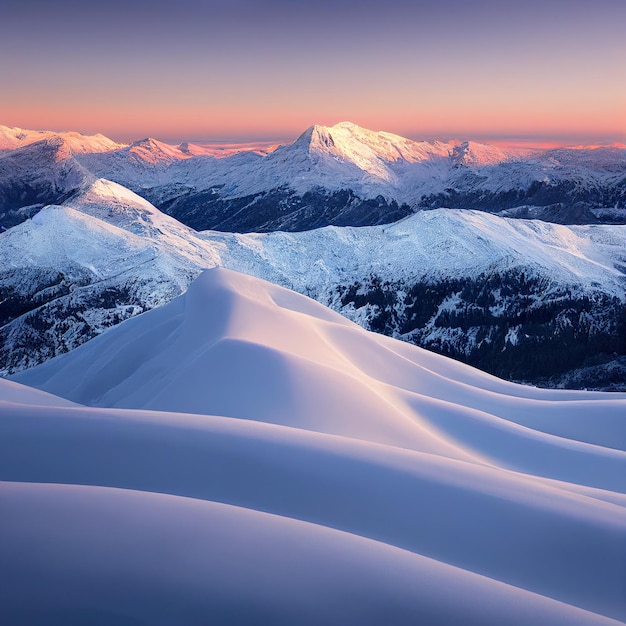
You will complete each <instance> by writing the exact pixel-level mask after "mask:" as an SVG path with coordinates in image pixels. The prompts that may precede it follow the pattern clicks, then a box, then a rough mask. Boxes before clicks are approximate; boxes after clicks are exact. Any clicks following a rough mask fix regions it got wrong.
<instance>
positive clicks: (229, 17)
mask: <svg viewBox="0 0 626 626" xmlns="http://www.w3.org/2000/svg"><path fill="white" fill-rule="evenodd" d="M625 25H626V2H625V1H624V0H594V2H590V1H588V0H585V1H580V0H543V1H538V0H526V1H525V2H509V1H507V0H500V1H498V2H495V1H490V0H488V1H485V0H483V1H472V0H465V1H463V2H459V1H452V0H437V1H435V0H432V1H431V2H424V1H421V0H414V1H408V0H388V1H387V2H382V1H381V2H370V1H367V0H365V1H361V2H356V1H347V0H336V1H334V2H331V1H327V0H317V1H316V2H298V1H297V0H292V1H291V2H287V1H261V0H228V1H227V0H211V1H202V2H201V1H199V0H178V1H177V2H165V1H159V0H152V1H147V0H136V1H132V0H126V1H124V2H121V1H118V0H112V1H108V2H106V3H104V2H102V3H98V2H85V1H82V2H76V1H72V0H58V1H57V2H50V1H47V2H43V1H36V0H35V1H32V0H19V1H18V0H3V2H2V8H1V9H0V76H1V77H2V84H3V88H2V91H1V92H0V124H5V125H11V126H21V127H26V128H49V129H53V130H68V129H72V130H79V131H82V132H103V133H104V134H106V135H108V136H111V137H112V138H114V139H120V140H131V139H136V138H139V137H143V136H147V135H151V136H155V137H157V138H160V139H164V140H168V141H181V140H195V141H201V140H205V141H210V140H224V141H228V140H230V141H237V140H285V139H291V138H294V137H295V136H296V135H297V134H299V133H300V132H301V131H302V130H304V129H305V128H306V127H308V126H310V125H311V124H314V123H318V124H326V125H330V124H334V123H336V122H339V121H343V120H350V121H353V122H355V123H357V124H360V125H362V126H365V127H367V128H371V129H373V130H388V131H391V132H396V133H399V134H402V135H405V136H409V137H413V138H418V139H419V138H426V139H433V138H442V139H447V138H451V137H457V138H464V137H471V138H476V139H491V140H493V139H504V140H523V139H528V140H548V141H563V142H611V141H626V36H624V30H625Z"/></svg>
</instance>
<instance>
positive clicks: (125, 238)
mask: <svg viewBox="0 0 626 626" xmlns="http://www.w3.org/2000/svg"><path fill="white" fill-rule="evenodd" d="M215 266H221V267H226V268H230V269H234V270H237V271H240V272H244V273H247V274H251V275H253V276H257V277H261V278H265V279H267V280H270V281H272V282H274V283H277V284H280V285H283V286H286V287H289V288H291V289H294V290H296V291H298V292H300V293H303V294H305V295H309V296H311V297H314V298H315V299H317V300H319V301H320V302H322V303H324V304H327V305H328V306H330V307H331V308H333V309H334V310H336V311H339V312H341V313H342V314H344V315H345V316H347V317H349V318H350V319H352V320H354V321H357V322H358V323H360V324H361V325H362V326H364V327H365V328H368V329H371V330H376V331H378V332H382V333H385V334H388V335H391V336H394V337H398V338H402V339H405V340H407V341H409V342H412V343H415V344H417V345H420V346H424V347H427V348H429V349H432V350H435V351H437V352H440V353H443V354H446V355H449V356H453V357H454V358H457V359H460V360H463V361H465V362H467V363H470V364H473V365H475V366H477V367H480V368H481V369H484V370H487V371H489V372H492V373H495V374H497V375H498V376H501V377H505V378H509V379H514V380H520V381H526V382H531V383H535V384H542V385H546V386H567V387H574V388H577V387H579V388H581V387H588V388H600V389H626V226H615V225H613V226H608V225H593V226H563V225H556V224H549V223H545V222H541V221H528V220H516V219H510V218H502V217H498V216H495V215H489V214H486V213H484V212H478V211H461V210H453V209H438V210H433V211H427V212H419V213H417V214H415V215H411V216H409V217H407V218H406V219H404V220H402V221H399V222H397V223H395V224H392V225H381V226H373V227H368V228H353V227H326V228H322V229H317V230H313V231H309V232H301V233H285V232H274V233H265V234H253V233H251V234H231V233H219V232H215V231H210V232H202V233H198V232H196V231H194V230H193V229H191V228H189V227H187V226H185V225H183V224H181V223H179V222H178V221H177V220H175V219H173V218H172V217H170V216H167V215H165V214H163V213H162V212H160V211H159V210H158V209H156V208H155V207H154V206H152V205H151V204H150V203H149V202H147V201H146V200H144V199H143V198H141V197H139V196H138V195H136V194H135V193H133V192H131V191H129V190H128V189H126V188H124V187H122V186H121V185H118V184H116V183H113V182H110V181H107V180H103V179H99V180H96V181H95V182H93V183H92V184H91V185H90V186H88V187H86V188H84V189H82V190H81V191H80V192H79V193H74V194H72V196H71V197H70V198H68V199H66V200H65V201H64V204H63V205H61V206H48V207H46V208H44V209H42V210H40V211H38V212H37V213H36V214H35V215H34V216H33V217H32V218H31V219H26V220H25V221H24V222H23V223H21V224H19V225H16V226H14V227H12V228H10V229H9V230H7V231H6V232H4V233H2V234H0V291H1V293H2V302H1V303H0V364H1V365H2V373H3V374H8V373H12V372H18V371H20V370H22V369H24V368H28V367H31V366H33V365H36V364H38V363H41V362H43V361H45V360H47V359H49V358H51V357H53V356H55V355H57V354H61V353H64V352H67V351H68V350H71V349H73V348H75V347H77V346H78V345H80V344H82V343H84V342H85V341H87V340H88V339H91V338H92V337H94V336H95V335H98V334H100V333H102V332H103V331H104V330H106V329H107V328H110V327H111V326H115V325H116V324H118V323H119V322H121V321H123V320H125V319H127V318H129V317H133V316H135V315H137V314H138V313H141V312H143V311H146V310H148V309H151V308H154V307H156V306H159V305H162V304H165V303H167V302H168V301H170V300H171V299H172V298H174V297H175V296H177V295H179V294H181V293H183V292H184V291H185V290H186V289H187V287H188V285H189V284H190V283H191V281H192V280H193V279H194V278H195V277H197V276H198V274H199V273H200V272H201V271H202V269H204V268H209V267H215Z"/></svg>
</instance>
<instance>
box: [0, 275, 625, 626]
mask: <svg viewBox="0 0 626 626" xmlns="http://www.w3.org/2000/svg"><path fill="white" fill-rule="evenodd" d="M15 378H16V379H19V380H20V381H21V382H23V383H28V384H29V385H33V386H35V387H37V388H41V389H45V390H48V391H53V392H55V393H57V394H59V395H61V396H64V397H65V398H68V399H70V400H72V401H74V402H78V403H79V404H78V405H70V404H69V403H68V404H67V405H64V401H63V400H60V399H57V398H55V397H54V396H47V395H45V394H43V393H41V392H36V391H34V390H33V389H32V388H30V387H24V386H22V385H20V384H17V383H16V382H9V381H4V380H2V381H0V480H2V481H4V482H2V483H0V493H1V494H2V495H1V497H2V502H3V515H2V516H0V529H1V530H0V545H1V546H2V547H1V550H2V554H3V559H2V563H0V577H1V582H2V585H1V586H0V588H1V589H2V592H3V602H2V604H1V605H0V617H2V618H3V619H4V620H5V621H7V622H9V623H11V622H16V621H19V620H21V621H27V622H28V621H33V620H34V619H41V618H44V617H45V618H48V619H49V618H50V617H53V618H55V619H56V620H57V621H64V622H66V623H67V622H72V621H74V622H76V621H80V620H82V621H90V622H93V621H94V620H95V619H96V618H97V619H101V620H102V619H104V618H106V619H108V620H112V619H113V618H115V621H116V623H129V624H130V623H137V622H142V621H143V622H146V621H147V622H150V623H154V624H161V623H162V624H169V623H174V622H176V623H181V622H185V623H190V624H195V623H198V624H199V623H205V622H206V619H207V617H209V618H212V619H215V620H217V621H220V622H228V623H235V624H246V623H250V622H251V621H258V620H259V619H262V620H263V621H265V622H268V623H304V624H309V623H310V624H319V623H342V624H379V623H381V622H388V621H389V620H391V621H392V622H393V623H394V624H415V623H419V622H424V623H430V624H434V623H437V624H439V623H441V624H453V623H463V624H476V625H478V624H480V625H482V626H490V625H492V624H493V625H495V624H498V625H499V626H500V625H502V624H507V625H508V624H517V625H531V624H538V623H543V624H563V625H564V626H565V625H567V626H570V625H574V624H598V625H600V624H607V625H608V624H617V623H618V622H619V620H623V619H624V618H626V613H625V612H624V609H625V607H624V603H623V589H624V584H625V583H626V579H625V575H626V574H625V572H624V567H623V564H624V559H625V558H626V552H625V546H626V523H625V516H624V508H625V507H626V494H625V489H626V483H625V481H624V476H625V474H624V472H623V469H624V466H625V464H626V452H625V450H626V429H625V426H626V422H624V414H625V413H626V395H624V394H598V393H591V392H571V391H551V390H539V389H532V388H527V387H522V386H518V385H515V384H512V383H507V382H504V381H502V380H499V379H496V378H493V377H491V376H489V375H487V374H484V373H482V372H479V371H477V370H474V369H472V368H470V367H468V366H465V365H462V364H460V363H457V362H454V361H451V360H449V359H447V358H445V357H442V356H438V355H435V354H432V353H428V352H426V351H424V350H421V349H419V348H416V347H414V346H411V345H408V344H406V343H403V342H399V341H396V340H394V339H391V338H388V337H384V336H381V335H376V334H372V333H368V332H367V331H365V330H363V329H361V328H360V327H358V326H356V325H355V324H353V323H351V322H349V321H347V320H346V319H345V318H343V317H341V316H339V315H337V314H336V313H334V312H332V311H330V310H329V309H327V308H325V307H323V306H322V305H320V304H319V303H316V302H314V301H312V300H310V299H308V298H305V297H303V296H301V295H298V294H296V293H294V292H291V291H288V290H285V289H283V288H280V287H278V286H276V285H272V284H269V283H267V282H265V281H261V280H258V279H255V278H252V277H249V276H244V275H242V274H238V273H235V272H232V271H228V270H224V269H212V270H209V271H207V272H205V273H203V274H202V275H201V276H200V277H199V278H198V279H197V280H196V281H195V282H194V283H193V284H192V285H191V287H190V289H189V290H188V291H187V292H186V293H185V294H184V295H183V296H181V297H179V298H177V299H175V300H174V301H172V302H170V303H169V304H167V305H165V306H163V307H160V308H157V309H155V310H153V311H149V312H147V313H145V314H143V315H141V316H138V317H136V318H134V319H132V320H128V321H126V322H124V323H123V324H121V325H119V326H118V327H116V328H114V329H111V330H110V331H108V332H107V333H104V334H102V335H100V336H99V337H97V338H95V339H93V340H92V341H90V342H88V343H86V344H84V345H83V346H81V347H79V348H77V349H76V350H74V351H73V352H71V353H69V354H66V355H63V356H60V357H58V358H56V359H53V360H51V361H49V362H47V363H45V364H44V365H41V366H39V367H37V368H34V369H32V370H29V371H26V372H23V373H21V374H19V375H18V376H16V377H15ZM38 394H39V395H38ZM85 404H86V405H89V406H90V407H92V408H88V407H87V406H83V405H85ZM93 407H100V408H93ZM111 581H115V584H111ZM616 620H617V621H616Z"/></svg>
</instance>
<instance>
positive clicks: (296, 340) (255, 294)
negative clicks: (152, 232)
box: [14, 268, 626, 489]
mask: <svg viewBox="0 0 626 626" xmlns="http://www.w3.org/2000/svg"><path fill="white" fill-rule="evenodd" d="M420 360H424V361H425V363H426V366H423V365H421V364H420ZM433 366H434V367H433ZM448 366H449V367H451V368H452V369H451V372H452V373H451V375H450V376H446V371H445V370H446V367H448ZM429 368H432V369H429ZM434 368H436V369H434ZM458 372H462V375H461V376H460V378H461V380H462V382H461V381H459V380H457V379H456V378H455V376H457V373H458ZM14 379H15V380H17V381H19V382H23V383H25V384H29V385H32V386H35V387H38V388H40V389H43V390H45V391H48V392H50V393H54V394H56V395H59V396H61V397H65V398H68V399H70V400H73V401H75V402H79V403H81V404H86V405H90V406H106V407H118V408H135V409H154V410H162V411H178V412H186V413H199V414H213V415H225V416H230V417H240V418H245V419H254V420H262V421H266V422H273V423H277V424H283V425H287V426H293V427H298V428H305V429H308V430H316V431H319V432H326V433H331V434H338V435H343V436H350V437H356V438H360V439H365V440H368V441H374V442H377V443H384V444H389V445H395V446H400V447H405V448H410V449H413V450H419V451H423V452H431V453H434V454H442V455H444V456H448V457H451V458H456V459H462V460H473V461H477V462H483V463H487V464H493V463H494V462H496V461H497V462H500V461H503V462H504V464H505V465H507V459H502V454H501V450H500V445H501V443H502V441H503V439H502V437H503V436H504V437H505V439H506V441H507V445H512V446H513V448H515V446H519V453H520V454H517V451H516V454H514V455H512V456H511V458H510V459H509V460H510V463H508V465H507V466H508V467H510V468H512V469H520V470H522V471H525V472H529V473H537V474H539V475H543V476H548V477H552V478H556V479H559V480H568V472H571V473H573V478H572V480H573V482H583V483H584V484H589V485H590V486H595V487H600V488H610V489H616V488H624V485H625V484H626V478H624V477H623V476H621V475H620V472H618V469H620V467H621V465H620V464H621V463H623V460H624V455H623V454H621V453H620V452H619V451H617V450H609V449H607V447H606V446H602V445H597V444H602V443H608V441H610V447H613V448H615V447H617V448H619V449H621V450H625V449H626V441H625V440H626V432H625V429H624V420H623V419H620V418H619V415H623V414H624V411H625V410H626V398H625V396H624V395H621V396H616V397H615V398H612V400H611V401H608V400H607V398H609V397H611V396H610V394H603V395H602V394H596V396H594V395H593V394H580V395H576V394H572V393H570V392H563V393H562V394H559V392H553V391H550V392H543V391H542V390H535V389H532V388H527V387H523V386H520V385H513V384H510V383H504V382H502V381H498V379H495V378H494V377H491V376H488V375H486V374H483V373H481V372H478V371H477V370H474V369H472V368H470V367H466V366H459V365H458V364H454V365H452V364H451V363H450V361H449V359H445V358H444V357H437V358H433V356H432V355H429V354H428V353H427V352H425V351H423V350H420V349H418V348H415V347H413V346H408V345H406V344H402V343H400V342H398V341H395V340H391V339H388V338H384V337H381V336H379V335H375V334H373V333H368V332H366V331H364V330H362V329H361V328H359V327H358V326H356V325H355V324H352V323H350V322H348V321H347V320H346V319H344V318H343V317H341V316H340V315H338V314H336V313H333V312H331V311H329V310H328V309H327V308H326V307H324V306H322V305H320V304H319V303H316V302H314V301H312V300H310V299H308V298H306V297H303V296H301V295H298V294H295V293H293V292H291V291H288V290H286V289H283V288H281V287H278V286H276V285H272V284H270V283H267V282H265V281H262V280H259V279H255V278H252V277H249V276H244V275H242V274H237V273H236V272H232V271H230V270H225V269H219V268H214V269H212V270H208V271H206V272H205V273H204V274H203V275H202V276H201V277H200V278H198V279H197V280H196V281H195V282H194V283H193V284H192V286H191V287H190V288H189V290H188V291H187V293H186V294H184V295H183V296H181V297H180V298H178V299H176V300H174V301H172V302H171V303H169V304H168V305H166V306H164V307H161V308H159V309H156V310H153V311H150V312H149V313H147V314H146V315H142V316H140V317H137V318H135V319H131V320H128V321H127V322H125V323H124V324H121V325H120V326H118V327H116V328H115V329H112V330H111V331H109V332H107V333H106V334H104V335H102V336H100V337H96V338H95V339H94V340H92V341H90V342H88V343H87V344H85V345H83V346H80V347H79V348H78V349H76V350H74V351H73V352H71V353H69V354H66V355H62V356H60V357H58V358H56V359H53V360H51V361H49V362H47V363H44V364H43V365H41V366H38V367H36V368H33V369H31V370H27V371H25V372H22V373H20V374H18V375H16V376H15V377H14ZM560 397H563V399H564V402H560V401H559V398H560ZM577 397H578V398H580V399H581V400H584V401H587V400H588V399H589V398H596V397H597V398H599V399H602V400H604V402H603V404H601V405H598V408H597V410H595V409H594V405H593V404H592V406H591V407H590V406H589V405H588V404H583V405H581V406H582V408H577V403H576V401H575V398H577ZM595 413H597V414H598V415H599V417H598V421H599V423H600V424H601V425H602V426H603V434H602V435H601V436H600V437H597V436H595V435H594V430H593V429H592V428H590V427H589V426H588V424H589V422H590V421H591V420H593V416H594V414H595ZM537 414H544V415H545V416H546V420H545V421H546V426H545V429H546V430H547V432H542V430H541V426H539V427H538V428H537V429H534V428H533V426H534V425H535V424H536V423H537V422H538V421H539V420H537V419H536V417H535V416H536V415H537ZM568 415H571V416H573V420H575V421H574V422H573V423H574V424H575V423H577V422H580V421H581V420H582V421H583V422H584V423H585V426H584V427H579V428H576V426H574V427H571V424H569V423H567V416H568ZM479 416H480V417H479ZM584 416H588V417H587V418H586V419H583V418H584ZM607 416H608V417H607ZM457 418H458V419H457ZM455 420H456V421H455ZM459 420H460V421H459ZM470 420H474V421H475V422H476V424H477V425H480V426H481V428H482V429H483V431H484V430H485V429H486V431H488V432H489V433H490V435H494V436H493V437H486V438H482V437H479V438H478V439H477V438H476V437H474V436H473V435H472V432H479V431H478V426H477V427H476V428H470V433H469V435H468V434H467V432H466V430H467V429H466V428H465V425H466V424H467V423H469V421H470ZM503 420H504V421H505V422H515V424H511V423H504V422H503ZM533 420H534V422H533ZM564 422H566V425H565V426H564V425H563V423H564ZM518 423H519V425H518ZM529 431H531V432H529ZM576 439H577V440H578V441H574V440H576ZM490 442H491V443H490ZM592 444H593V445H592ZM551 450H555V452H556V453H557V454H558V457H557V458H559V459H560V457H561V456H563V455H564V456H563V461H565V463H564V464H563V463H562V462H561V460H559V461H557V465H558V468H557V469H556V470H554V468H553V467H552V465H553V464H551V462H550V459H551V456H550V451H551ZM546 453H548V457H549V462H548V463H544V461H543V456H544V455H545V454H546ZM520 455H521V456H520ZM581 463H582V466H583V467H585V468H586V469H584V470H583V476H582V480H581V472H579V471H578V469H577V466H578V465H580V464H581Z"/></svg>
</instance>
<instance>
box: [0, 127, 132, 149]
mask: <svg viewBox="0 0 626 626" xmlns="http://www.w3.org/2000/svg"><path fill="white" fill-rule="evenodd" d="M43 140H54V141H62V142H63V143H65V144H67V145H68V146H69V147H70V148H71V150H72V151H73V152H74V153H76V154H79V153H93V152H107V151H109V150H117V149H119V148H121V147H122V146H123V144H120V143H117V142H115V141H112V140H111V139H109V138H108V137H105V136H104V135H101V134H97V135H91V136H90V135H82V134H81V133H76V132H64V133H59V132H54V131H50V130H24V129H23V128H16V127H11V126H2V125H0V151H1V150H15V149H16V148H22V147H24V146H28V145H30V144H32V143H36V142H38V141H43Z"/></svg>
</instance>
